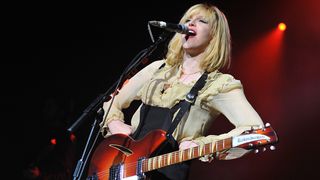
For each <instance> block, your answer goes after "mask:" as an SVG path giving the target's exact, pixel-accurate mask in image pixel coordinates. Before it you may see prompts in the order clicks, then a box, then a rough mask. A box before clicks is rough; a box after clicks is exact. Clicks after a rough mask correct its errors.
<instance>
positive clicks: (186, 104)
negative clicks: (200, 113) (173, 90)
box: [167, 72, 208, 138]
mask: <svg viewBox="0 0 320 180" xmlns="http://www.w3.org/2000/svg"><path fill="white" fill-rule="evenodd" d="M207 78H208V73H207V72H204V73H203V74H202V76H201V77H200V78H199V79H198V81H197V82H196V83H195V84H194V86H193V87H192V88H191V90H190V92H189V93H188V94H187V95H186V98H185V100H183V101H181V102H180V103H181V106H180V109H179V112H178V114H177V115H176V117H175V118H174V120H173V122H172V124H171V126H170V128H169V130H168V131H167V137H170V138H172V137H171V135H172V133H173V131H174V130H175V129H176V127H177V125H178V124H179V122H180V120H181V119H182V117H183V115H184V114H185V113H186V112H187V111H189V110H190V107H191V105H193V104H194V102H195V101H196V99H197V96H198V92H199V91H200V90H201V89H202V88H203V86H204V85H205V83H206V79H207Z"/></svg>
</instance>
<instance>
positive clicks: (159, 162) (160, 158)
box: [158, 156, 162, 167]
mask: <svg viewBox="0 0 320 180" xmlns="http://www.w3.org/2000/svg"><path fill="white" fill-rule="evenodd" d="M161 160H162V156H159V157H158V167H162V166H161Z"/></svg>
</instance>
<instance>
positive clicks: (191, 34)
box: [185, 30, 197, 40]
mask: <svg viewBox="0 0 320 180" xmlns="http://www.w3.org/2000/svg"><path fill="white" fill-rule="evenodd" d="M195 35H197V33H196V32H195V31H193V30H189V33H188V34H187V35H186V36H185V39H186V40H188V39H189V38H190V37H193V36H195Z"/></svg>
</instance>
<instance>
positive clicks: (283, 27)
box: [278, 23, 287, 31]
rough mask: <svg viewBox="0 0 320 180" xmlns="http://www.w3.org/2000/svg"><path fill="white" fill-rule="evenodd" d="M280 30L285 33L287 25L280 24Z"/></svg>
mask: <svg viewBox="0 0 320 180" xmlns="http://www.w3.org/2000/svg"><path fill="white" fill-rule="evenodd" d="M278 29H279V30H280V31H285V30H286V29H287V25H286V24H285V23H279V25H278Z"/></svg>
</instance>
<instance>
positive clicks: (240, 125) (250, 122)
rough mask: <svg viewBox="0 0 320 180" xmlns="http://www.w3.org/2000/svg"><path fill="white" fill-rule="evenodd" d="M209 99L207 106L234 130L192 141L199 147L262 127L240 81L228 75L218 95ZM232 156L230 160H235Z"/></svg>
mask: <svg viewBox="0 0 320 180" xmlns="http://www.w3.org/2000/svg"><path fill="white" fill-rule="evenodd" d="M209 99H210V101H209V102H208V106H209V107H211V108H213V109H215V110H217V111H219V112H220V113H222V114H223V115H224V116H225V117H226V118H227V119H228V120H229V121H230V122H231V123H232V124H233V125H234V127H235V128H234V129H233V130H231V131H230V132H227V133H225V134H220V135H209V136H201V137H199V138H197V139H195V140H194V141H195V142H196V143H198V144H199V145H204V144H207V143H210V142H215V141H218V140H222V139H226V138H229V137H232V136H236V135H239V134H241V133H243V132H244V131H246V130H249V129H251V128H258V127H259V126H262V125H263V122H262V120H261V118H260V116H259V115H258V113H257V112H256V111H255V110H254V108H253V107H252V106H251V104H250V103H249V102H248V100H247V99H246V97H245V95H244V92H243V88H242V85H241V83H240V81H239V80H236V79H234V78H233V77H232V76H230V75H229V78H226V80H225V82H224V83H222V84H221V86H220V87H219V88H218V93H217V94H216V95H213V96H212V97H211V98H209ZM240 154H241V153H240ZM231 156H232V155H230V157H231ZM234 156H240V155H234ZM234 156H233V157H232V158H230V159H233V158H236V157H234ZM203 160H204V161H205V159H203Z"/></svg>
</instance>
